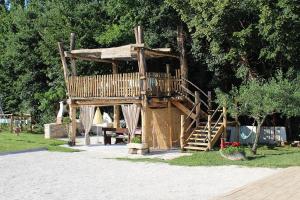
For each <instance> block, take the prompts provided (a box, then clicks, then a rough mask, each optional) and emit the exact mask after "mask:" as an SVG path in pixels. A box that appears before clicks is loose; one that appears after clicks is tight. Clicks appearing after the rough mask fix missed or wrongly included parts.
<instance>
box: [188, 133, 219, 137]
mask: <svg viewBox="0 0 300 200" xmlns="http://www.w3.org/2000/svg"><path fill="white" fill-rule="evenodd" d="M192 135H193V136H195V137H197V136H205V137H206V136H207V135H208V134H207V133H203V132H201V133H193V134H192ZM210 135H211V136H214V135H216V133H211V134H210Z"/></svg>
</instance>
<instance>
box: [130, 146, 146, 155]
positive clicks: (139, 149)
mask: <svg viewBox="0 0 300 200" xmlns="http://www.w3.org/2000/svg"><path fill="white" fill-rule="evenodd" d="M127 147H128V153H129V154H141V155H144V154H147V153H149V147H148V144H145V143H142V144H141V143H129V144H127Z"/></svg>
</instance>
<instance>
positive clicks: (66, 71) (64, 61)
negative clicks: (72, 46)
mask: <svg viewBox="0 0 300 200" xmlns="http://www.w3.org/2000/svg"><path fill="white" fill-rule="evenodd" d="M58 50H59V54H60V59H61V62H62V66H63V70H64V78H65V82H66V85H68V79H67V78H68V74H69V71H68V64H67V60H66V57H65V54H64V45H63V43H62V42H58Z"/></svg>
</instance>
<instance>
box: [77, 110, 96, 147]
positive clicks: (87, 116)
mask: <svg viewBox="0 0 300 200" xmlns="http://www.w3.org/2000/svg"><path fill="white" fill-rule="evenodd" d="M94 112H95V107H94V106H81V107H80V120H81V123H82V125H83V128H84V138H85V145H89V144H90V143H91V142H90V136H89V132H90V130H91V127H92V124H93V119H94Z"/></svg>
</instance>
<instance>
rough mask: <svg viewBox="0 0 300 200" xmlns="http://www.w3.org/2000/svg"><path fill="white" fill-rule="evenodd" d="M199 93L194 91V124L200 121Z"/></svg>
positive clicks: (197, 124)
mask: <svg viewBox="0 0 300 200" xmlns="http://www.w3.org/2000/svg"><path fill="white" fill-rule="evenodd" d="M200 102H201V101H200V94H199V92H198V91H195V106H196V126H199V122H200V109H201V107H200Z"/></svg>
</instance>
